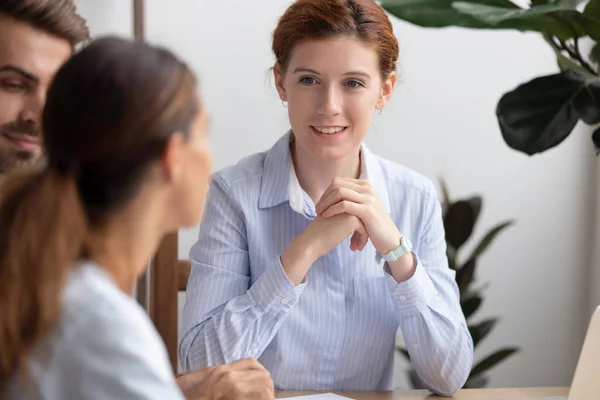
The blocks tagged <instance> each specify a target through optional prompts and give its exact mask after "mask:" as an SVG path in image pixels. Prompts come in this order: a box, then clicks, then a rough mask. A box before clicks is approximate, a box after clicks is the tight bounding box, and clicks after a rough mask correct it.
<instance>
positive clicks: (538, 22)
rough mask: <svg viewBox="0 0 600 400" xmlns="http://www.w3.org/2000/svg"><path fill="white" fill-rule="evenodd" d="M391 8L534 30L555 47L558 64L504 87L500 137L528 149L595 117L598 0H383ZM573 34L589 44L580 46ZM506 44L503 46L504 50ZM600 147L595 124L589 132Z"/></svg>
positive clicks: (407, 14)
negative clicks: (521, 2) (525, 2)
mask: <svg viewBox="0 0 600 400" xmlns="http://www.w3.org/2000/svg"><path fill="white" fill-rule="evenodd" d="M381 6H382V7H383V8H384V9H385V10H386V11H387V12H389V13H390V14H391V15H393V16H395V17H397V18H399V19H402V20H404V21H407V22H410V23H412V24H415V25H418V26H422V27H428V28H443V27H449V26H454V27H463V28H470V29H511V30H518V31H523V32H525V31H533V32H538V33H539V34H540V35H541V37H542V38H543V39H544V40H545V41H546V43H547V44H548V45H549V46H550V47H551V49H552V50H553V51H554V53H555V54H556V60H557V64H558V67H559V68H560V72H559V73H556V74H552V75H547V76H540V77H537V78H534V79H532V80H530V81H529V82H525V83H521V84H519V85H518V86H517V87H516V88H514V89H512V90H511V91H509V92H507V93H505V94H504V95H503V96H502V97H501V98H500V100H499V102H498V104H497V107H496V116H497V119H498V124H499V126H500V130H501V132H502V136H503V138H504V141H505V142H506V144H507V145H508V146H509V147H511V148H513V149H515V150H518V151H520V152H523V153H526V154H528V155H533V154H536V153H541V152H543V151H545V150H548V149H550V148H552V147H554V146H557V145H558V144H560V143H561V142H562V141H563V140H565V139H566V138H567V136H569V134H570V133H571V131H572V130H573V128H574V127H575V125H576V124H577V122H578V121H580V120H581V121H583V122H584V123H586V124H588V125H591V126H593V125H595V124H599V123H600V44H599V42H600V0H530V4H529V7H527V8H522V7H520V6H518V5H517V4H515V3H513V2H512V1H510V0H461V1H454V0H383V1H382V2H381ZM580 41H586V44H589V45H590V46H591V47H590V49H591V50H590V51H589V52H587V51H586V52H584V51H582V48H583V46H582V44H581V43H580ZM508 50H509V49H507V51H508ZM592 142H593V144H594V145H595V148H596V154H600V127H598V128H596V130H595V131H594V132H593V133H592Z"/></svg>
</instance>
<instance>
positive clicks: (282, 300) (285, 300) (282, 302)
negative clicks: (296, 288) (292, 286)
mask: <svg viewBox="0 0 600 400" xmlns="http://www.w3.org/2000/svg"><path fill="white" fill-rule="evenodd" d="M288 301H289V300H288V299H286V298H285V297H284V298H283V299H281V304H287V303H288Z"/></svg>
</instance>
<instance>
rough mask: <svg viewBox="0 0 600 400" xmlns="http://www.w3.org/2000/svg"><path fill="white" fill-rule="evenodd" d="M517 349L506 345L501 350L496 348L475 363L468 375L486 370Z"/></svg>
mask: <svg viewBox="0 0 600 400" xmlns="http://www.w3.org/2000/svg"><path fill="white" fill-rule="evenodd" d="M517 351H519V349H518V348H516V347H507V348H504V349H502V350H498V351H497V352H495V353H493V354H491V355H489V356H488V357H486V358H484V359H483V360H481V361H480V362H479V363H477V365H475V366H474V367H473V369H472V370H471V374H470V375H469V377H471V376H476V375H479V374H480V373H482V372H484V371H487V370H488V369H490V368H492V367H493V366H494V365H496V364H498V363H500V362H501V361H502V360H504V359H505V358H507V357H510V356H511V355H512V354H514V353H516V352H517Z"/></svg>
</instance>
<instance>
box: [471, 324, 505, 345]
mask: <svg viewBox="0 0 600 400" xmlns="http://www.w3.org/2000/svg"><path fill="white" fill-rule="evenodd" d="M497 322H498V319H497V318H490V319H486V320H484V321H481V322H480V323H478V324H477V325H471V326H469V333H470V334H471V338H472V339H473V347H476V346H477V345H478V344H479V342H481V340H482V339H483V338H484V337H486V336H487V335H488V333H490V332H491V330H492V329H493V328H494V326H495V325H496V323H497Z"/></svg>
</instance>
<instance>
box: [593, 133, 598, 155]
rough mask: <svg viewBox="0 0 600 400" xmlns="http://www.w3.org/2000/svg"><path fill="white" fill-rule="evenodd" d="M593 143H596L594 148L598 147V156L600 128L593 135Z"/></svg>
mask: <svg viewBox="0 0 600 400" xmlns="http://www.w3.org/2000/svg"><path fill="white" fill-rule="evenodd" d="M592 141H593V142H594V147H596V155H600V128H598V129H596V130H595V131H594V133H592Z"/></svg>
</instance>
